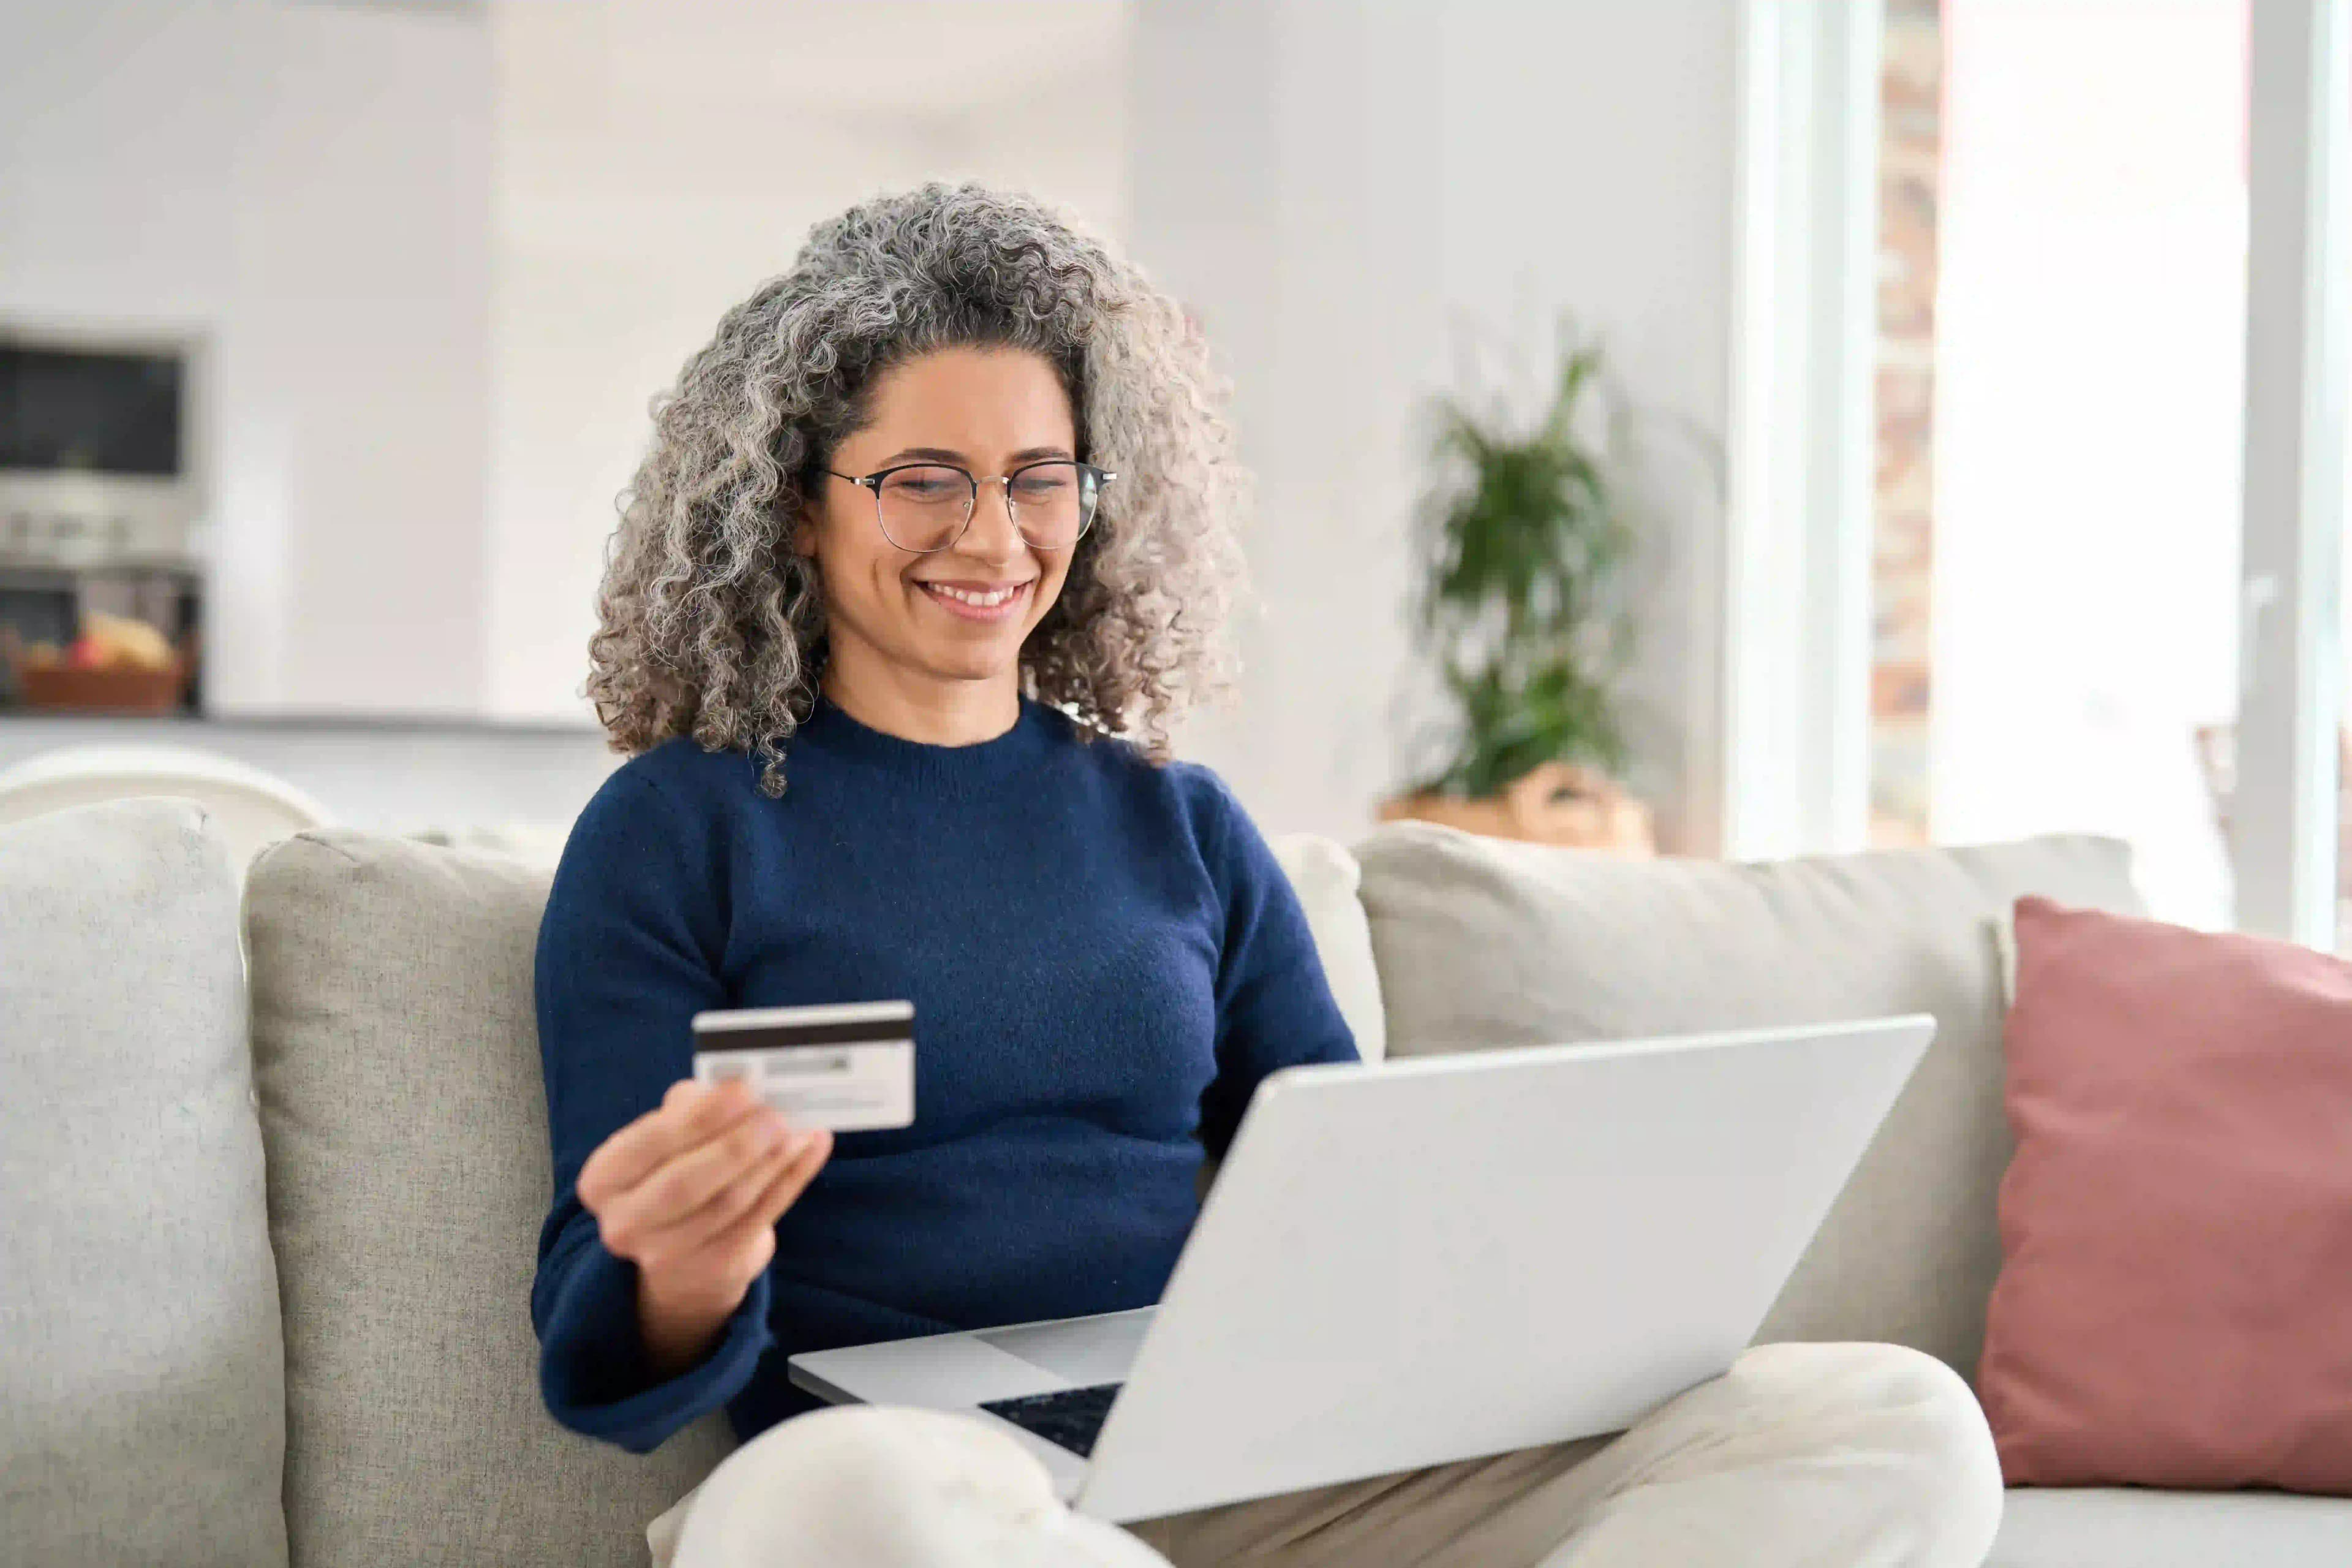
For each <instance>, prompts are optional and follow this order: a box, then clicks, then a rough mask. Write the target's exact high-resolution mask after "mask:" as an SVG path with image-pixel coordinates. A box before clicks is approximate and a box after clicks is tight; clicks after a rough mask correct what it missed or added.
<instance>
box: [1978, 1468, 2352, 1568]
mask: <svg viewBox="0 0 2352 1568" xmlns="http://www.w3.org/2000/svg"><path fill="white" fill-rule="evenodd" d="M2345 1563H2352V1499H2345V1498H2315V1497H2291V1496H2287V1495H2285V1494H2283V1493H2279V1492H2159V1491H2141V1490H2138V1489H2133V1488H2125V1487H2085V1488H2081V1489H2074V1488H2063V1489H2047V1490H2045V1489H2042V1488H2039V1487H2016V1488H2012V1489H2011V1490H2010V1493H2009V1500H2008V1502H2007V1503H2006V1505H2005V1506H2004V1507H2003V1509H2002V1512H2001V1523H2000V1538H1999V1539H1998V1540H1996V1541H1995V1542H1993V1549H1992V1555H1991V1556H1990V1557H1989V1558H1987V1559H1985V1568H2256V1565H2259V1568H2343V1564H2345Z"/></svg>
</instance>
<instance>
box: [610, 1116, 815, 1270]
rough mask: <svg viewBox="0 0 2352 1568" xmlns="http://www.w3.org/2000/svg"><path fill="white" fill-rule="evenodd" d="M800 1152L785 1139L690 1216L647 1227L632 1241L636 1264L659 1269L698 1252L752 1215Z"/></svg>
mask: <svg viewBox="0 0 2352 1568" xmlns="http://www.w3.org/2000/svg"><path fill="white" fill-rule="evenodd" d="M800 1152H801V1146H800V1144H799V1143H798V1142H795V1141H793V1140H791V1139H787V1140H786V1141H785V1142H782V1143H779V1144H778V1145H777V1146H776V1147H774V1148H773V1149H771V1150H769V1151H768V1152H766V1153H765V1154H762V1155H761V1156H760V1157H759V1158H758V1159H757V1160H755V1161H753V1162H752V1163H751V1164H750V1165H748V1166H746V1167H745V1168H744V1169H743V1170H741V1171H740V1172H738V1173H736V1176H735V1179H734V1180H732V1181H730V1182H729V1183H728V1184H726V1185H725V1186H723V1187H721V1188H720V1189H719V1191H718V1192H717V1193H715V1194H712V1195H711V1196H710V1198H709V1200H708V1201H706V1202H705V1203H704V1204H703V1205H701V1206H700V1207H698V1208H697V1209H695V1210H694V1211H693V1212H692V1213H690V1214H686V1215H679V1216H677V1218H675V1219H671V1220H666V1221H663V1222H660V1223H658V1224H655V1225H650V1226H646V1228H645V1229H644V1230H643V1231H642V1232H641V1233H640V1234H639V1235H638V1236H637V1237H635V1256H636V1259H637V1262H638V1263H639V1264H640V1265H641V1266H645V1267H650V1268H656V1269H658V1268H666V1267H668V1266H670V1265H672V1264H675V1263H677V1262H680V1261H682V1260H684V1259H687V1258H693V1257H695V1256H696V1255H698V1253H700V1252H701V1251H702V1250H703V1249H704V1248H705V1247H708V1246H709V1243H710V1240H711V1238H712V1237H716V1236H718V1235H719V1234H721V1233H722V1232H724V1231H726V1230H728V1229H730V1227H732V1226H734V1225H735V1224H736V1222H738V1221H739V1220H740V1219H741V1218H742V1217H743V1216H744V1215H746V1214H748V1213H750V1212H751V1208H752V1206H753V1205H756V1204H757V1203H758V1202H759V1201H760V1199H761V1195H762V1194H765V1193H766V1192H767V1190H768V1188H769V1187H770V1185H771V1184H773V1183H774V1181H775V1179H776V1178H777V1177H778V1176H779V1175H781V1174H782V1173H783V1171H784V1169H785V1168H786V1167H787V1166H788V1165H790V1164H791V1163H792V1162H793V1158H794V1156H796V1155H798V1154H799V1153H800Z"/></svg>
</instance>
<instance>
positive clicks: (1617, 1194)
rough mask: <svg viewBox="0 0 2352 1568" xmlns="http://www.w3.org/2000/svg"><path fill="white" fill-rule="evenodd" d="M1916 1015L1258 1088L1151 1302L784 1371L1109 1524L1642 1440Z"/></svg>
mask: <svg viewBox="0 0 2352 1568" xmlns="http://www.w3.org/2000/svg"><path fill="white" fill-rule="evenodd" d="M1934 1033H1935V1021H1934V1020H1933V1019H1931V1018H1927V1017H1903V1018H1888V1019H1882V1020H1876V1021H1872V1022H1865V1023H1855V1024H1838V1025H1825V1026H1813V1027H1804V1028H1787V1029H1766V1030H1758V1031H1753V1032H1747V1033H1739V1034H1718V1035H1705V1036H1694V1037H1686V1038H1680V1039H1662V1040H1645V1041H1636V1042H1632V1043H1626V1044H1610V1045H1575V1046H1537V1047H1513V1048H1508V1049H1502V1050H1479V1051H1465V1052H1460V1053H1457V1054H1454V1055H1449V1056H1439V1057H1417V1058H1407V1059H1402V1060H1391V1061H1389V1062H1385V1063H1379V1064H1362V1063H1346V1064H1323V1065H1317V1066H1311V1067H1298V1068H1285V1069H1283V1070H1282V1071H1279V1072H1276V1073H1274V1074H1272V1075H1270V1076H1269V1077H1268V1078H1266V1079H1265V1081H1264V1082H1263V1083H1261V1084H1260V1085H1259V1087H1258V1089H1257V1092H1256V1093H1255V1095H1254V1096H1253V1097H1252V1099H1251V1101H1250V1105H1249V1109H1248V1111H1247V1112H1246V1114H1245V1115H1244V1117H1243V1120H1242V1123H1241V1126H1240V1128H1239V1130H1238V1131H1237V1132H1236V1133H1235V1135H1234V1142H1233V1144H1232V1147H1231V1148H1230V1149H1229V1150H1228V1151H1227V1155H1226V1159H1225V1162H1224V1164H1223V1169H1222V1170H1221V1171H1220V1172H1219V1173H1218V1176H1217V1180H1216V1183H1215V1185H1214V1186H1213V1188H1212V1189H1211V1190H1210V1193H1209V1195H1208V1198H1207V1200H1206V1202H1205V1203H1204V1204H1203V1205H1202V1210H1201V1214H1200V1217H1199V1219H1198V1220H1197V1221H1196V1222H1195V1224H1194V1226H1193V1228H1192V1234H1191V1236H1190V1237H1189V1238H1188V1239H1187V1241H1186V1243H1185V1246H1184V1249H1183V1252H1182V1254H1181V1256H1180V1257H1179V1258H1178V1259H1177V1263H1176V1268H1175V1270H1174V1272H1173V1274H1172V1275H1171V1277H1170V1279H1169V1281H1168V1287H1167V1289H1166V1290H1164V1291H1163V1292H1162V1293H1161V1296H1160V1304H1159V1305H1158V1306H1156V1307H1148V1308H1143V1309H1140V1310H1135V1311H1129V1312H1114V1313H1108V1314H1105V1315H1102V1316H1097V1317H1087V1318H1073V1319H1066V1320H1063V1321H1055V1322H1042V1323H1024V1324H1018V1325H1014V1326H1013V1327H1009V1328H1000V1329H985V1330H978V1331H969V1332H961V1333H948V1334H935V1335H929V1336H925V1337H922V1338H918V1339H908V1340H896V1341H892V1342H887V1343H884V1344H872V1345H858V1346H852V1347H847V1348H844V1349H839V1350H828V1351H817V1352H810V1353H806V1354H803V1355H796V1356H793V1357H792V1358H791V1359H790V1362H789V1363H788V1365H789V1371H790V1375H791V1377H792V1379H793V1382H794V1383H795V1384H798V1385H799V1386H801V1387H802V1388H804V1389H807V1390H809V1391H810V1392H811V1393H814V1394H817V1395H819V1396H820V1397H822V1398H824V1399H826V1400H828V1401H832V1402H835V1403H843V1402H866V1403H872V1404H888V1405H920V1406H926V1407H930V1408H935V1409H944V1410H954V1411H959V1412H962V1413H965V1414H969V1415H976V1416H977V1417H979V1418H980V1419H981V1420H983V1421H986V1422H990V1423H992V1424H993V1425H995V1426H997V1427H998V1428H999V1429H1001V1430H1002V1431H1003V1432H1005V1433H1006V1434H1008V1435H1010V1436H1013V1438H1015V1439H1017V1440H1018V1441H1019V1442H1021V1443H1022V1444H1024V1445H1025V1446H1026V1447H1028V1448H1029V1449H1030V1451H1031V1452H1033V1453H1034V1454H1035V1455H1036V1456H1037V1457H1038V1458H1040V1459H1042V1460H1043V1461H1044V1462H1045V1468H1046V1470H1047V1471H1048V1473H1049V1474H1050V1475H1051V1476H1052V1477H1053V1479H1054V1484H1055V1489H1056V1490H1057V1492H1058V1493H1059V1494H1060V1496H1061V1497H1062V1498H1063V1499H1064V1500H1066V1501H1067V1502H1070V1503H1071V1504H1072V1505H1073V1506H1075V1507H1076V1509H1077V1510H1079V1511H1081V1512H1083V1513H1086V1514H1089V1515H1092V1516H1094V1517H1096V1518H1100V1519H1105V1520H1109V1521H1114V1522H1125V1521H1130V1520H1137V1519H1150V1518H1156V1517H1158V1516H1160V1515H1162V1514H1169V1513H1177V1512H1181V1511H1184V1510H1191V1509H1197V1508H1207V1507H1211V1506H1213V1505H1215V1504H1219V1503H1228V1502H1237V1501H1240V1500H1244V1499H1248V1498H1256V1497H1265V1496H1269V1495H1272V1494H1274V1493H1277V1492H1287V1491H1295V1490H1298V1489H1303V1488H1307V1487H1315V1486H1323V1485H1327V1484H1329V1483H1332V1482H1337V1481H1348V1480H1357V1479H1362V1478H1364V1477H1367V1476H1376V1475H1385V1474H1388V1473H1391V1472H1393V1471H1398V1470H1409V1469H1416V1468H1421V1467H1423V1466H1425V1465H1437V1464H1444V1463H1447V1462H1450V1461H1452V1460H1455V1459H1466V1458H1474V1457H1476V1456H1479V1455H1486V1454H1496V1453H1502V1452H1506V1451H1507V1450H1510V1449H1514V1448H1526V1447H1536V1446H1538V1445H1542V1444H1549V1443H1557V1442H1560V1441H1563V1440H1565V1439H1568V1438H1571V1437H1582V1436H1591V1435H1593V1434H1597V1433H1606V1432H1617V1431H1622V1430H1623V1429H1624V1428H1626V1427H1627V1426H1632V1425H1633V1423H1634V1422H1635V1421H1637V1420H1639V1419H1640V1418H1641V1417H1642V1416H1643V1415H1645V1414H1647V1413H1648V1412H1650V1411H1652V1410H1654V1409H1655V1408H1656V1407H1657V1406H1658V1405H1662V1404H1664V1402H1665V1401H1667V1400H1669V1399H1671V1398H1673V1397H1674V1396H1675V1394H1680V1393H1682V1392H1683V1391H1684V1390H1685V1389H1688V1388H1690V1387H1692V1386H1694V1385H1696V1384H1700V1383H1704V1382H1706V1381H1707V1380H1708V1379H1710V1378H1714V1377H1717V1376H1718V1375H1720V1374H1721V1373H1724V1372H1725V1371H1727V1369H1728V1368H1729V1367H1730V1365H1731V1363H1732V1361H1733V1359H1734V1358H1735V1357H1736V1356H1738V1354H1739V1352H1741V1351H1742V1350H1743V1349H1745V1348H1746V1347H1747V1345H1748V1343H1749V1342H1750V1341H1751V1340H1753V1339H1754V1337H1755V1334H1756V1331H1757V1328H1758V1327H1759V1325H1760V1324H1761V1323H1762V1322H1763V1321H1764V1315H1765V1313H1766V1311H1767V1310H1769V1309H1770V1307H1771V1305H1772V1302H1773V1300H1774V1299H1775V1298H1776V1297H1777V1296H1778V1295H1779V1294H1780V1288H1781V1286H1782V1285H1783V1284H1785V1283H1786V1282H1787V1280H1788V1278H1789V1275H1790V1272H1791V1271H1792V1270H1793V1269H1794V1268H1795V1267H1796V1264H1797V1260H1798V1258H1799V1257H1800V1256H1801V1254H1802V1253H1803V1251H1804V1249H1805V1247H1806V1246H1807V1244H1808V1243H1809V1242H1810V1241H1811V1239H1812V1236H1813V1233H1814V1231H1815V1230H1816V1229H1818V1228H1819V1227H1820V1226H1821V1223H1822V1216H1823V1215H1826V1214H1827V1213H1828V1211H1829V1206H1830V1205H1831V1203H1832V1200H1834V1199H1835V1198H1836V1196H1837V1194H1838V1193H1839V1191H1840V1190H1841V1189H1842V1188H1843V1186H1844V1185H1845V1182H1846V1178H1847V1176H1848V1175H1849V1174H1851V1173H1852V1172H1853V1167H1854V1163H1855V1162H1856V1161H1857V1160H1859V1159H1860V1158H1861V1156H1862V1152H1863V1151H1864V1147H1865V1146H1866V1145H1867V1144H1868V1143H1869V1142H1870V1140H1871V1138H1872V1136H1873V1134H1874V1132H1875V1131H1876V1130H1877V1128H1878V1125H1879V1122H1880V1121H1882V1120H1884V1118H1885V1115H1886V1112H1887V1110H1888V1109H1889V1108H1890V1107H1892V1106H1893V1105H1894V1103H1895V1096H1896V1094H1897V1093H1899V1092H1900V1091H1901V1089H1902V1088H1903V1085H1904V1083H1905V1082H1906V1080H1907V1079H1909V1078H1910V1076H1911V1071H1912V1069H1913V1068H1915V1067H1916V1065H1917V1064H1918V1061H1919V1058H1920V1057H1921V1055H1922V1054H1923V1053H1924V1052H1925V1051H1926V1049H1927V1042H1928V1040H1929V1038H1930V1037H1932V1036H1933V1035H1934Z"/></svg>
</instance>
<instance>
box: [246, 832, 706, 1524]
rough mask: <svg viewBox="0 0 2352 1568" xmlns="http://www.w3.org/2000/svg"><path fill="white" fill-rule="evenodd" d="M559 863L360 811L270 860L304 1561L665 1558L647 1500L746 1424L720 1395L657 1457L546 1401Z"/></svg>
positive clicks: (272, 1060) (266, 1127)
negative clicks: (536, 1287)
mask: <svg viewBox="0 0 2352 1568" xmlns="http://www.w3.org/2000/svg"><path fill="white" fill-rule="evenodd" d="M547 888H548V874H547V873H546V872H545V871H544V870H539V869H534V868H530V867H528V866H525V865H522V864H521V863H520V862H518V861H515V860H512V859H509V858H504V857H491V856H476V855H470V854H467V853H463V852H460V851H456V850H449V849H439V848H434V847H427V846H424V845H419V844H414V843H410V842H407V841H404V840H401V839H395V838H390V837H373V836H370V835H365V834H358V833H345V832H324V833H317V834H305V835H303V836H301V837H298V838H295V839H292V840H289V842H287V843H285V844H283V845H280V846H279V847H277V848H274V849H272V850H269V851H268V852H267V853H266V854H264V855H263V856H262V857H261V858H259V859H258V860H257V862H256V863H255V865H254V867H253V869H252V871H251V873H250V876H249V878H248V880H247V900H246V928H247V936H248V939H249V941H250V942H251V947H252V968H253V976H252V992H253V1015H254V1016H253V1034H254V1058H255V1065H256V1070H257V1075H258V1079H259V1083H260V1089H261V1105H262V1127H263V1132H264V1136H265V1138H266V1140H267V1142H268V1152H269V1198H270V1223H271V1227H272V1232H273V1235H274V1237H275V1238H276V1242H277V1247H278V1258H279V1274H280V1278H281V1280H282V1285H283V1292H284V1300H285V1308H286V1324H287V1334H286V1375H287V1462H286V1513H287V1524H288V1529H289V1533H290V1535H291V1538H292V1542H293V1549H294V1555H295V1559H296V1561H298V1562H299V1563H302V1564H303V1565H304V1568H332V1565H334V1564H342V1563H348V1564H353V1565H361V1564H365V1565H368V1568H374V1565H375V1564H379V1563H390V1562H404V1563H501V1564H509V1563H549V1564H553V1563H563V1564H566V1565H574V1564H599V1563H613V1564H621V1563H628V1564H633V1565H635V1564H642V1563H644V1561H645V1552H646V1546H645V1535H644V1531H645V1526H646V1521H649V1520H651V1519H652V1518H654V1517H655V1516H656V1514H658V1513H660V1512H661V1511H662V1510H664V1509H666V1508H667V1507H668V1506H669V1505H670V1503H672V1502H673V1501H675V1500H677V1498H678V1497H680V1496H681V1495H683V1494H684V1493H685V1492H686V1491H687V1490H688V1489H689V1488H690V1487H692V1486H693V1485H694V1484H695V1483H696V1482H697V1481H698V1480H699V1479H701V1478H702V1476H703V1475H704V1474H705V1473H707V1471H708V1470H709V1468H710V1467H711V1466H712V1465H713V1464H715V1463H716V1462H717V1461H718V1460H719V1458H721V1457H722V1456H723V1454H724V1453H725V1451H726V1449H727V1447H728V1446H729V1442H728V1438H727V1436H726V1434H725V1428H724V1426H723V1424H722V1422H721V1420H720V1418H719V1417H712V1418H711V1419H709V1420H708V1421H705V1422H702V1423H699V1424H698V1425H697V1426H694V1427H691V1428H689V1429H688V1431H686V1432H684V1433H681V1434H680V1435H679V1436H677V1437H675V1438H673V1439H672V1440H671V1441H670V1442H669V1443H668V1444H667V1445H666V1446H665V1447H663V1448H662V1449H661V1450H660V1451H659V1452H658V1453H656V1454H655V1455H653V1456H652V1457H650V1458H633V1457H631V1456H629V1455H627V1454H625V1453H623V1452H621V1451H620V1450H619V1449H617V1448H610V1447H603V1446H600V1445H597V1444H594V1443H593V1442H591V1441H589V1440H588V1439H586V1438H583V1437H580V1436H576V1435H574V1434H572V1433H571V1432H568V1431H565V1430H563V1429H562V1428H561V1427H559V1426H556V1425H555V1423H554V1422H553V1421H552V1420H551V1419H550V1418H549V1416H548V1415H547V1414H546V1412H545V1410H544V1408H543V1407H542V1406H541V1404H540V1397H539V1384H538V1375H537V1366H538V1347H537V1344H536V1342H535V1341H534V1340H533V1337H532V1334H531V1326H530V1283H531V1273H532V1268H533V1264H534V1261H535V1259H536V1256H537V1250H536V1249H537V1240H538V1230H539V1225H540V1221H541V1219H542V1218H543V1217H544V1215H545V1214H546V1211H547V1205H548V1199H549V1195H550V1194H549V1184H550V1180H551V1173H550V1164H549V1155H548V1142H547V1120H546V1101H545V1093H544V1089H543V1088H542V1086H541V1081H540V1068H539V1048H538V1041H537V1035H536V1032H535V1029H534V1027H533V1023H532V1003H531V961H532V949H533V945H534V942H535V940H536V936H537V932H538V928H539V917H540V910H541V906H542V905H543V904H544V903H545V901H546V897H547Z"/></svg>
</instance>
